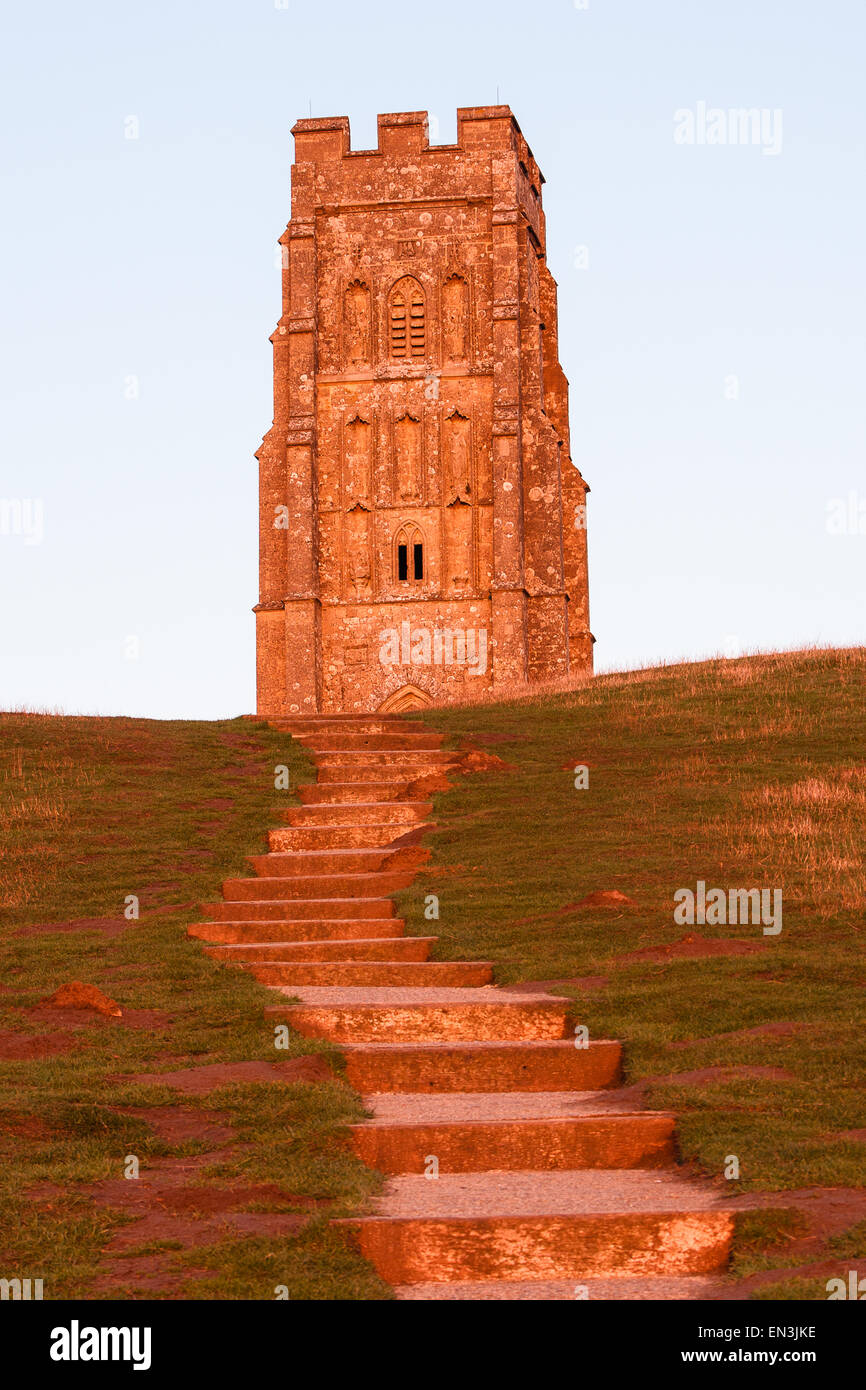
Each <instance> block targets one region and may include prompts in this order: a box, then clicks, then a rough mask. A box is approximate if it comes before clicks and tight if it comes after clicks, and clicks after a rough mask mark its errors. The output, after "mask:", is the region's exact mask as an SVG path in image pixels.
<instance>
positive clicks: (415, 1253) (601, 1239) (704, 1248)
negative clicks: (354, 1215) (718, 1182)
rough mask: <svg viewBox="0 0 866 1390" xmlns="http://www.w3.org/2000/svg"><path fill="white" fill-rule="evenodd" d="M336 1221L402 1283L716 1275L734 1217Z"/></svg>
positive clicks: (673, 1214)
mask: <svg viewBox="0 0 866 1390" xmlns="http://www.w3.org/2000/svg"><path fill="white" fill-rule="evenodd" d="M496 1176H497V1178H499V1179H500V1180H501V1178H502V1176H503V1175H501V1174H497V1175H496ZM535 1176H538V1175H535ZM556 1176H560V1175H556ZM421 1181H423V1179H422V1180H421ZM427 1186H428V1187H430V1188H436V1187H439V1186H440V1184H439V1183H428V1184H427ZM334 1224H335V1225H336V1226H338V1227H341V1228H342V1229H344V1230H346V1231H347V1232H348V1233H349V1234H350V1235H351V1237H352V1239H353V1241H354V1242H355V1243H356V1244H357V1246H358V1248H359V1250H360V1252H361V1254H362V1255H363V1256H364V1257H365V1258H366V1259H368V1260H369V1261H370V1262H371V1263H372V1264H373V1265H374V1266H375V1267H376V1269H377V1270H378V1272H379V1274H380V1275H381V1277H382V1278H383V1279H384V1280H385V1281H386V1282H387V1283H389V1284H392V1285H405V1284H415V1283H418V1284H422V1283H431V1284H435V1283H445V1284H448V1283H454V1282H463V1281H473V1280H478V1281H481V1282H487V1281H490V1280H496V1279H509V1280H529V1281H531V1280H535V1279H538V1280H558V1281H561V1280H563V1279H573V1280H575V1281H578V1282H581V1281H583V1280H587V1279H605V1278H609V1279H614V1278H616V1279H626V1278H630V1277H631V1278H644V1279H646V1278H653V1277H659V1276H665V1277H668V1278H684V1277H689V1276H695V1275H707V1274H712V1273H714V1272H716V1271H719V1270H722V1269H723V1268H724V1267H725V1265H726V1264H727V1261H728V1258H729V1255H730V1249H731V1242H732V1238H733V1226H734V1218H733V1215H732V1214H731V1213H727V1212H719V1211H703V1210H697V1211H690V1210H684V1211H640V1210H638V1211H634V1210H632V1211H626V1212H602V1213H595V1212H587V1213H573V1214H572V1213H565V1214H557V1213H556V1212H547V1213H544V1214H539V1215H525V1216H523V1215H514V1216H506V1215H502V1216H496V1215H489V1216H482V1215H478V1216H466V1217H460V1216H441V1217H432V1218H430V1217H428V1218H424V1217H404V1218H398V1217H395V1218H390V1219H389V1218H387V1217H367V1218H361V1219H360V1220H359V1219H355V1220H353V1221H338V1222H335V1223H334Z"/></svg>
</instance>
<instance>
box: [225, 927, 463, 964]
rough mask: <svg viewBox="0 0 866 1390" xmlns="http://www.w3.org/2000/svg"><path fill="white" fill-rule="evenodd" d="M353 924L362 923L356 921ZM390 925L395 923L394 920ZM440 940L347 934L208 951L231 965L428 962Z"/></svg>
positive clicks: (432, 937) (421, 937) (257, 943)
mask: <svg viewBox="0 0 866 1390" xmlns="http://www.w3.org/2000/svg"><path fill="white" fill-rule="evenodd" d="M298 925H299V926H301V925H303V924H301V923H299V924H298ZM351 925H352V926H353V927H355V926H360V924H359V923H354V922H353V923H352V924H351ZM383 925H384V924H383ZM387 925H388V926H391V923H390V922H389V923H387ZM205 939H206V938H205ZM436 941H437V938H436V937H435V936H429V937H424V936H405V937H403V938H401V939H400V940H395V939H394V938H382V937H379V938H373V937H371V938H369V939H367V940H361V939H360V938H355V939H346V938H345V937H344V938H342V939H340V938H337V939H335V940H332V941H307V940H304V941H283V940H280V941H273V940H271V941H268V942H261V941H259V942H250V943H248V944H246V945H224V946H208V947H206V948H205V954H206V955H208V956H212V957H213V959H214V960H222V961H227V962H228V963H229V964H230V965H242V964H244V963H246V962H248V961H251V962H255V963H257V964H261V963H263V962H269V961H276V962H278V963H282V962H296V961H313V962H315V963H317V964H318V963H321V962H324V961H386V962H391V961H426V960H429V958H430V952H431V950H432V949H433V947H434V945H435V944H436Z"/></svg>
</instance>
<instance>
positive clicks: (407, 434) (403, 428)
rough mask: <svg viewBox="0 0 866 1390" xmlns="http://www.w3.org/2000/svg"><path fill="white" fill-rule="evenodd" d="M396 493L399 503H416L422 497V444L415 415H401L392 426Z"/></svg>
mask: <svg viewBox="0 0 866 1390" xmlns="http://www.w3.org/2000/svg"><path fill="white" fill-rule="evenodd" d="M394 453H395V456H396V484H397V486H396V492H397V498H398V500H399V501H400V502H417V501H420V499H421V495H422V487H423V483H422V479H423V467H424V442H423V433H422V425H421V421H420V420H419V419H418V417H417V416H416V415H410V414H408V413H407V414H405V415H401V417H400V419H399V420H398V421H397V422H396V424H395V426H394Z"/></svg>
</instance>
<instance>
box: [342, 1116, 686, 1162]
mask: <svg viewBox="0 0 866 1390" xmlns="http://www.w3.org/2000/svg"><path fill="white" fill-rule="evenodd" d="M351 1135H352V1147H353V1149H354V1151H355V1153H356V1154H357V1156H358V1157H359V1158H360V1159H361V1161H362V1162H363V1163H366V1165H367V1167H368V1168H374V1169H375V1170H376V1171H377V1172H379V1173H388V1174H403V1173H406V1174H409V1173H418V1174H423V1173H424V1172H425V1166H426V1163H427V1161H428V1159H429V1157H430V1155H431V1154H432V1155H435V1157H436V1158H437V1159H438V1160H439V1171H440V1173H483V1172H487V1171H488V1170H496V1171H500V1172H505V1171H508V1170H511V1171H520V1172H530V1171H542V1170H543V1171H550V1170H560V1171H566V1170H568V1171H571V1170H574V1169H580V1168H604V1169H612V1168H644V1169H652V1168H665V1167H669V1166H670V1165H671V1164H673V1163H674V1161H675V1158H676V1153H675V1146H674V1119H673V1116H671V1115H654V1114H648V1115H641V1114H634V1115H585V1116H580V1117H573V1118H568V1119H565V1118H555V1119H533V1120H493V1121H477V1122H466V1121H457V1122H452V1123H445V1124H443V1123H439V1124H383V1123H373V1124H366V1125H355V1126H353V1127H352V1129H351Z"/></svg>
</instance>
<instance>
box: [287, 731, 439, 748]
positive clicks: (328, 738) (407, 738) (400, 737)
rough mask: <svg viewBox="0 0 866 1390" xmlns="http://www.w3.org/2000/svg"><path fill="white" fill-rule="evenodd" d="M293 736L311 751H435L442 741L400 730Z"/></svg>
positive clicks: (434, 737) (316, 732)
mask: <svg viewBox="0 0 866 1390" xmlns="http://www.w3.org/2000/svg"><path fill="white" fill-rule="evenodd" d="M294 737H295V738H296V739H297V740H298V742H300V743H302V744H303V745H304V747H305V748H308V749H309V750H310V751H311V752H312V753H314V754H317V753H373V752H395V751H396V752H398V753H402V752H412V753H418V752H427V751H429V750H438V749H440V748H441V747H442V744H443V743H444V742H445V735H444V734H431V733H425V732H423V731H422V732H419V733H417V734H416V733H410V732H409V731H408V730H406V729H400V730H398V731H397V732H395V733H386V734H375V733H365V732H355V731H353V732H351V733H349V732H346V731H343V730H340V731H339V732H337V733H330V732H328V731H326V730H323V729H317V730H315V732H313V733H309V734H295V735H294Z"/></svg>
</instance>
